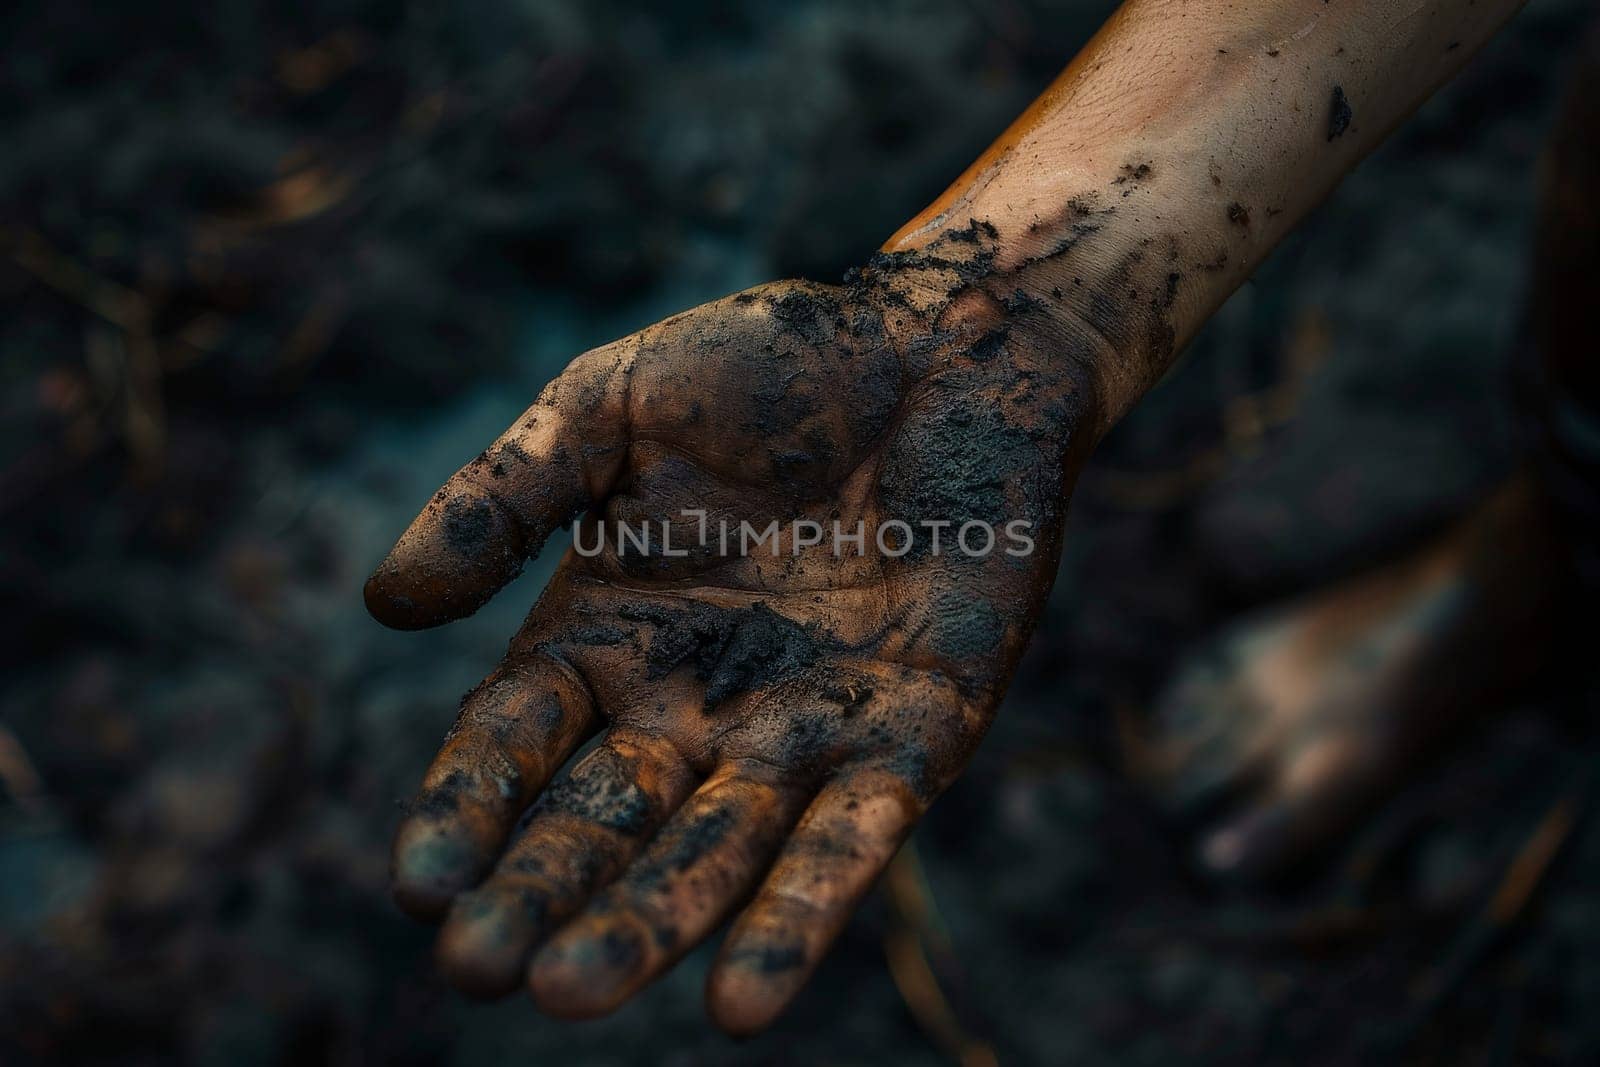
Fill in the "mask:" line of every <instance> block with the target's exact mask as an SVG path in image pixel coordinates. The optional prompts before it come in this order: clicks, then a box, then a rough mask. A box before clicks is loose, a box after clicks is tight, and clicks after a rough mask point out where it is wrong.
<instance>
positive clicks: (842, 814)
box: [706, 769, 925, 1036]
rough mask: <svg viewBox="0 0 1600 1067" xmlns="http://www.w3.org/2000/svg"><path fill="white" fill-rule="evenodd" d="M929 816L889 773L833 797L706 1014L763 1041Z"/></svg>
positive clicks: (796, 839) (862, 773)
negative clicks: (763, 1032)
mask: <svg viewBox="0 0 1600 1067" xmlns="http://www.w3.org/2000/svg"><path fill="white" fill-rule="evenodd" d="M924 807H925V805H923V804H921V803H919V802H918V800H917V799H916V796H915V794H914V793H913V791H912V789H911V787H910V786H909V785H908V784H907V783H906V782H905V781H904V780H903V779H901V778H900V777H899V776H897V775H894V774H891V773H889V772H887V771H883V770H879V769H861V770H857V771H852V772H850V773H848V774H847V775H845V776H844V777H841V778H838V779H836V780H834V781H833V782H832V783H830V784H829V785H828V786H827V787H826V788H825V789H823V791H822V792H821V793H820V794H819V795H818V796H817V798H816V800H814V801H813V802H812V804H811V806H810V808H808V809H807V810H806V813H805V815H804V816H803V817H802V819H801V821H800V824H799V825H798V826H797V827H796V828H795V831H794V833H793V835H792V836H791V837H790V839H789V843H788V844H787V845H786V846H785V848H784V851H783V853H782V855H780V856H779V857H778V861H777V863H776V864H774V866H773V868H772V871H771V873H770V874H768V876H767V879H766V881H765V882H764V883H763V884H762V886H761V889H760V891H759V892H758V893H757V894H756V897H755V899H754V900H752V901H751V902H750V905H749V907H747V908H746V909H745V911H744V914H742V915H741V916H740V917H739V919H738V921H737V922H735V923H734V925H733V929H732V930H730V931H729V932H728V936H727V938H726V940H724V941H723V944H722V951H721V952H720V954H719V955H718V956H717V960H716V963H715V964H714V965H713V966H712V968H711V974H710V977H709V978H708V980H707V983H706V1004H707V1009H708V1010H709V1011H710V1013H711V1017H712V1019H713V1020H715V1022H716V1024H717V1025H718V1026H720V1027H721V1028H722V1029H723V1030H725V1031H727V1032H728V1033H730V1034H733V1035H736V1036H742V1035H747V1034H754V1033H757V1032H759V1031H761V1030H763V1029H765V1028H766V1027H767V1026H769V1025H770V1024H771V1023H772V1021H773V1020H774V1019H776V1018H777V1017H778V1016H779V1015H780V1014H781V1013H782V1012H783V1010H784V1009H785V1008H786V1007H788V1005H789V1002H790V1001H791V1000H793V999H794V997H795V994H796V993H798V992H799V991H800V989H801V987H802V986H804V985H805V983H806V980H807V979H809V978H810V977H811V974H812V972H813V971H815V970H816V968H817V965H818V964H819V963H821V962H822V957H823V956H824V955H826V954H827V951H828V948H829V946H830V945H832V944H833V941H834V939H835V938H837V937H838V936H839V933H840V931H842V930H843V929H844V927H845V924H846V923H847V922H849V920H850V916H851V914H852V913H853V912H854V911H855V909H856V905H857V904H859V903H860V901H861V898H862V897H864V896H866V894H867V891H868V890H870V889H871V888H872V884H873V882H875V881H876V880H877V878H878V876H879V875H880V874H881V873H883V870H884V868H885V867H887V866H888V864H889V861H890V860H891V859H893V858H894V855H895V853H896V852H897V851H898V850H899V848H900V845H901V843H902V842H903V841H904V840H905V839H906V836H907V835H908V834H909V833H910V832H911V828H912V826H913V825H914V824H915V823H916V821H917V819H918V818H920V817H921V815H922V812H923V810H924Z"/></svg>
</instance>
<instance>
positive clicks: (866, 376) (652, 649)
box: [367, 275, 1082, 1033]
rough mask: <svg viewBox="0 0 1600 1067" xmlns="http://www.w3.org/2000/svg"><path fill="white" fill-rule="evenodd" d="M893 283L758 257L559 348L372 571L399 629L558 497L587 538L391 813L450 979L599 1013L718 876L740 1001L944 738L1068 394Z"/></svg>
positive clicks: (965, 742)
mask: <svg viewBox="0 0 1600 1067" xmlns="http://www.w3.org/2000/svg"><path fill="white" fill-rule="evenodd" d="M927 308H928V305H927V303H926V302H921V303H919V302H918V301H916V300H908V299H906V297H905V295H904V292H903V291H902V290H899V289H897V288H896V287H895V286H894V285H891V284H886V283H884V282H881V281H877V282H874V281H873V280H871V277H870V275H869V276H868V280H866V281H862V282H859V283H857V284H856V285H854V286H851V287H849V288H839V287H825V286H817V285H811V284H806V283H788V282H785V283H775V284H772V285H767V286H762V287H758V288H757V289H754V290H750V291H748V292H745V293H741V294H738V295H736V296H732V297H729V298H726V299H723V300H719V301H715V302H713V303H710V304H706V305H703V306H701V307H699V308H695V309H693V310H691V311H688V312H686V313H684V314H681V315H678V316H675V317H674V318H671V319H668V320H666V321H665V322H662V323H660V324H658V325H656V326H653V327H651V328H649V329H646V330H644V331H642V332H640V333H638V334H636V335H634V336H631V337H628V338H624V339H622V340H620V341H617V342H615V343H613V344H610V345H607V346H605V347H602V348H599V349H596V350H594V351H592V352H589V353H586V354H585V355H583V356H581V357H579V358H578V359H577V360H576V361H574V362H573V364H572V365H571V366H570V367H569V368H568V369H567V370H566V371H565V372H564V373H563V374H562V375H561V376H560V377H559V378H558V379H556V380H555V381H554V382H553V383H552V384H551V385H550V386H549V387H548V388H547V389H546V390H545V391H544V393H543V394H542V395H541V397H540V398H539V400H538V401H537V402H536V403H535V404H534V405H533V406H532V407H531V408H530V409H529V410H528V411H527V413H526V414H525V415H524V416H523V417H522V418H521V419H519V420H518V422H517V423H516V424H515V425H514V426H513V427H512V428H511V429H510V430H509V431H507V433H506V434H505V435H504V436H502V437H501V438H500V440H499V441H497V442H496V443H495V444H494V445H493V446H492V447H490V448H489V450H488V451H486V452H485V453H483V454H482V455H481V456H479V457H478V458H477V459H476V460H474V461H473V462H472V463H470V464H469V465H468V466H467V467H465V468H464V469H463V470H462V471H460V472H459V473H457V474H456V475H455V476H454V477H452V478H451V479H450V481H449V482H448V483H446V485H445V486H444V488H443V489H442V490H440V492H439V493H438V494H437V495H436V496H435V497H434V499H433V501H432V502H431V503H430V504H429V505H428V507H427V509H426V510H425V511H424V512H423V513H422V515H421V516H419V517H418V518H417V520H416V521H415V522H414V523H413V524H412V526H411V527H410V529H409V530H407V532H406V533H405V535H404V536H403V537H402V538H401V540H400V542H399V544H398V545H397V546H396V547H395V548H394V550H393V551H392V552H391V553H390V555H389V557H388V558H387V559H386V560H385V561H384V563H383V564H382V565H381V566H380V567H379V568H378V570H377V572H376V573H375V574H374V575H373V577H372V579H371V580H370V582H369V583H368V586H367V602H368V605H369V607H370V609H371V611H372V613H373V614H374V615H375V616H376V617H377V618H378V619H380V620H381V621H383V622H385V623H387V624H389V625H391V626H397V627H404V628H416V627H424V626H431V625H436V624H438V623H441V622H445V621H448V620H451V619H454V618H459V617H461V616H464V615H467V614H470V613H471V612H472V611H474V610H476V609H477V608H478V607H479V606H480V605H481V604H483V603H484V602H485V601H486V600H487V599H488V598H489V597H490V596H492V595H493V594H494V592H495V591H496V590H498V589H499V588H500V587H501V586H502V585H504V584H505V583H506V582H507V581H509V580H510V579H511V578H512V577H513V576H515V574H516V573H517V572H518V571H519V570H520V569H521V567H522V564H523V562H524V561H525V560H526V559H527V558H528V557H529V556H531V555H533V554H536V553H537V552H538V550H539V548H540V546H541V545H542V544H543V542H544V540H545V538H546V537H547V536H548V535H549V534H550V533H551V532H552V531H553V530H554V529H555V528H556V527H558V526H561V525H564V524H566V523H568V522H571V521H573V520H579V529H578V533H579V534H580V538H579V541H578V544H579V546H582V547H583V548H584V552H585V553H588V552H591V551H592V550H593V548H594V547H595V546H596V545H597V544H598V545H600V546H601V547H600V550H599V551H598V552H597V553H595V554H580V552H578V551H577V550H569V552H568V553H567V556H566V558H565V559H564V560H563V562H562V564H561V566H560V568H559V570H558V571H557V573H556V575H555V577H554V579H553V580H552V581H551V583H550V585H549V587H548V588H547V589H546V590H545V591H544V593H543V595H542V596H541V597H540V599H539V602H538V604H537V605H536V606H535V607H534V609H533V610H532V612H531V613H530V614H529V616H528V618H527V621H526V622H525V624H524V625H523V627H522V629H521V630H520V631H519V632H518V634H517V635H516V637H515V638H514V639H513V641H512V643H511V647H510V650H509V652H508V653H507V655H506V657H505V659H504V661H503V662H502V663H501V665H500V666H499V667H498V669H497V670H496V671H495V672H494V674H492V675H491V676H490V677H489V678H488V679H487V680H486V681H485V682H484V683H483V684H482V685H481V686H480V687H478V688H477V689H476V690H474V691H473V692H472V693H471V694H470V695H469V696H468V697H467V698H466V700H465V701H464V702H463V705H462V709H461V713H460V717H459V718H458V720H457V721H456V724H455V726H454V727H453V728H452V729H451V731H450V733H449V735H448V736H447V738H446V740H445V743H444V745H443V747H442V749H441V751H440V753H439V755H438V757H437V758H436V759H435V761H434V763H433V765H432V767H431V768H430V769H429V771H428V773H427V776H426V778H425V780H424V783H423V788H422V791H421V795H420V797H419V798H418V799H417V801H416V802H415V804H414V805H413V806H412V807H411V809H410V811H409V813H408V815H407V817H406V819H405V821H404V823H403V825H402V826H401V828H400V831H399V834H398V836H397V839H396V842H395V853H394V869H395V880H396V895H397V898H398V899H399V901H400V902H401V904H402V906H404V907H405V908H406V909H407V910H408V911H410V912H412V913H414V914H416V915H418V916H421V917H428V918H438V917H441V916H443V917H444V918H445V925H444V929H443V931H442V933H441V937H440V942H439V955H440V960H441V963H442V965H443V967H444V969H445V970H446V973H447V974H449V975H450V977H451V978H452V980H453V981H454V982H455V983H456V984H458V985H460V986H461V987H462V988H464V989H467V990H469V991H472V992H477V993H481V994H485V995H493V994H499V993H503V992H506V991H509V990H510V989H512V988H514V987H515V986H517V985H518V984H520V983H522V982H523V981H525V980H526V981H528V982H529V983H530V985H531V988H532V991H533V994H534V997H535V999H536V1001H537V1003H538V1004H539V1006H540V1007H541V1008H543V1009H544V1010H546V1011H548V1012H550V1013H553V1014H557V1015H562V1016H571V1017H582V1016H589V1015H595V1014H600V1013H604V1012H606V1011H609V1010H611V1009H612V1008H614V1007H616V1006H617V1005H618V1004H620V1003H621V1002H622V1001H623V1000H625V999H626V998H627V997H628V996H630V995H631V994H632V993H633V992H635V991H636V990H637V989H639V988H640V987H641V986H643V985H644V984H645V983H647V982H648V981H650V980H651V979H652V978H654V977H655V976H657V975H659V974H660V973H661V972H662V971H664V970H665V969H666V968H667V967H669V966H670V965H671V964H672V963H674V962H675V961H676V960H677V959H678V958H680V957H681V956H682V955H683V954H684V953H686V952H687V951H688V950H689V949H691V948H692V947H694V945H695V944H697V943H698V942H699V941H701V940H702V939H703V938H705V937H706V936H707V935H709V934H710V933H711V932H713V930H714V929H715V928H716V927H717V926H718V925H719V924H720V923H721V922H722V921H723V919H724V918H726V917H727V916H728V915H729V914H730V913H731V912H732V911H733V910H734V909H735V908H736V907H737V906H738V905H739V904H740V903H742V902H744V901H746V900H750V901H751V902H750V903H749V905H748V906H747V907H746V908H745V909H744V911H743V913H742V915H740V917H739V918H738V920H737V921H736V923H735V924H734V926H733V929H732V932H731V933H730V934H729V936H728V938H727V939H726V942H725V944H724V946H723V948H722V952H721V955H720V957H719V958H718V960H717V962H716V964H715V966H714V968H713V970H712V973H711V977H710V982H709V989H708V1001H709V1006H710V1010H711V1013H712V1015H713V1017H714V1018H715V1019H716V1021H717V1022H718V1023H719V1024H720V1025H721V1026H723V1027H724V1028H725V1029H728V1030H730V1031H732V1032H736V1033H746V1032H752V1031H755V1030H758V1029H760V1028H762V1027H764V1026H765V1025H767V1023H769V1022H770V1021H771V1020H772V1019H773V1018H774V1017H775V1016H776V1015H777V1014H778V1013H779V1012H780V1011H781V1010H782V1008H783V1007H784V1006H785V1005H786V1004H787V1003H788V1002H789V1000H791V999H792V998H793V996H794V995H795V993H796V992H797V991H798V989H799V988H800V986H801V985H802V984H803V982H804V981H805V979H806V978H807V977H808V976H809V974H810V973H811V972H812V970H813V969H814V968H815V966H816V965H817V963H818V962H819V960H820V958H821V956H822V955H823V953H824V952H825V950H826V948H827V946H828V945H829V943H830V942H831V941H832V940H833V939H834V937H835V936H836V935H837V934H838V933H839V931H840V930H841V928H842V927H843V926H844V924H845V922H846V920H847V919H848V917H849V915H850V913H851V911H852V910H853V909H854V907H855V905H856V904H857V902H858V901H859V900H860V898H861V897H862V895H863V894H864V893H865V892H866V891H867V890H868V889H869V887H870V886H871V884H872V882H873V880H874V879H875V878H876V876H877V875H878V873H879V872H880V871H881V870H882V869H883V867H884V866H885V864H887V863H888V861H889V860H890V859H891V858H892V856H893V855H894V853H895V851H896V849H897V848H898V846H899V844H900V843H901V841H902V840H903V839H904V837H905V835H906V834H907V833H908V832H909V830H910V828H911V826H912V824H913V823H914V822H915V820H916V819H917V818H918V817H919V816H920V815H921V814H922V813H923V812H924V811H925V810H926V808H927V806H928V804H929V803H930V802H931V801H932V800H933V798H934V797H935V796H936V795H937V794H938V793H939V792H940V791H941V790H942V789H943V788H944V787H945V786H946V785H948V784H949V782H950V781H951V780H952V779H953V778H954V777H955V776H956V774H957V773H959V771H960V770H961V768H962V767H963V766H964V764H965V762H966V761H967V759H968V758H969V756H970V754H971V753H972V751H973V749H974V747H975V746H976V745H977V744H978V742H979V740H980V739H981V738H982V736H983V734H984V732H985V730H986V728H987V726H988V724H989V721H990V719H991V717H992V715H993V712H994V709H995V706H996V705H997V703H998V702H999V699H1000V697H1001V695H1002V694H1003V692H1004V689H1005V685H1006V683H1007V681H1008V680H1009V677H1010V675H1011V673H1012V670H1013V668H1014V666H1015V663H1016V660H1017V658H1018V656H1019V654H1020V652H1021V649H1022V648H1023V646H1024V644H1025V643H1026V640H1027V637H1028V634H1029V632H1030V630H1031V626H1032V621H1033V619H1034V617H1035V615H1036V613H1037V612H1038V610H1039V607H1040V605H1041V603H1042V601H1043V598H1044V596H1045V594H1046V592H1047V591H1048V587H1049V582H1050V578H1051V577H1052V575H1053V573H1054V568H1055V561H1056V557H1057V550H1058V544H1059V529H1060V518H1061V514H1062V511H1063V508H1064V506H1065V498H1066V492H1067V489H1068V487H1069V484H1068V483H1069V481H1070V478H1071V475H1072V472H1073V469H1074V466H1075V460H1076V457H1077V454H1078V453H1079V452H1080V451H1081V449H1076V448H1074V447H1073V437H1074V434H1073V429H1074V426H1075V425H1076V424H1077V423H1078V422H1079V421H1080V418H1081V415H1082V412H1081V410H1080V409H1081V407H1082V404H1081V397H1080V395H1079V393H1078V391H1076V390H1075V389H1074V388H1073V386H1072V384H1071V382H1070V381H1069V379H1068V377H1067V375H1066V373H1065V371H1064V370H1063V369H1062V366H1061V364H1060V361H1055V362H1054V363H1053V362H1052V360H1051V359H1050V358H1049V355H1048V354H1047V353H1040V352H1038V351H1037V350H1036V349H1035V348H1034V347H1032V346H1025V345H1023V344H1021V343H1020V342H1019V341H1018V340H1017V339H1016V338H1014V337H1013V336H1012V333H1011V327H1010V326H1009V325H1008V323H1007V316H1006V314H1005V312H1004V309H1003V307H1002V306H1001V305H1000V304H999V302H997V301H995V300H994V299H992V298H990V297H988V296H987V295H984V294H982V293H979V292H977V291H975V290H974V291H970V292H969V293H967V294H963V295H956V296H954V297H951V298H948V299H941V301H940V302H939V303H938V309H937V311H936V312H935V311H932V310H927ZM797 520H798V521H799V523H800V525H796V522H797ZM896 522H898V523H903V524H904V525H903V526H896V525H891V524H893V523H896ZM809 523H814V524H815V525H814V526H812V525H809ZM663 524H667V525H665V526H664V525H663ZM858 524H859V525H858ZM973 524H976V525H973ZM619 526H621V527H625V528H626V529H628V530H630V531H645V530H648V531H649V536H650V538H651V541H650V544H649V546H648V548H646V547H645V546H643V545H641V543H640V540H639V539H638V537H637V536H635V537H634V538H633V539H631V540H630V539H629V538H627V537H625V536H623V535H621V534H619V533H618V527H619ZM963 528H967V534H968V536H967V537H966V538H965V539H964V541H963V542H962V543H961V544H957V537H958V534H960V532H961V531H962V529H963ZM880 530H881V531H885V532H884V533H883V534H882V537H881V540H880V537H879V536H878V532H879V531H880ZM908 530H909V531H911V532H912V536H911V537H909V538H908V537H907V536H906V531H908ZM668 531H670V532H668ZM724 531H725V532H724ZM751 531H753V532H754V533H755V534H756V535H757V538H760V537H761V535H767V536H766V537H765V539H751V538H750V536H749V533H750V532H751ZM819 531H820V532H821V536H820V537H818V533H819ZM836 531H837V533H838V534H842V535H843V539H842V540H841V539H840V538H839V537H838V536H836ZM858 531H864V536H863V537H861V538H860V539H859V540H852V539H851V535H854V534H856V533H857V532H858ZM1008 531H1009V532H1008ZM664 534H666V536H665V537H664V536H663V535H664ZM935 535H937V536H938V538H939V542H938V544H937V546H935V544H934V538H935ZM602 537H603V540H602ZM991 537H992V538H993V541H992V543H990V538H991ZM664 540H665V541H666V543H665V544H663V541H664ZM986 543H987V545H988V548H989V550H988V551H987V552H984V551H982V550H983V549H984V548H985V547H986ZM885 549H887V551H886V550H885ZM602 731H603V732H602ZM597 732H599V733H601V736H600V737H599V740H598V742H597V743H596V744H595V745H594V747H592V748H591V749H590V750H589V751H588V752H587V753H586V754H585V755H584V756H583V757H582V758H581V759H579V760H578V761H577V762H576V763H575V764H574V765H573V766H572V767H571V768H570V769H569V770H568V771H567V772H566V773H565V774H560V775H558V771H560V769H561V768H562V766H563V764H564V763H565V762H566V761H567V759H568V758H569V756H571V755H572V754H573V753H574V752H575V751H576V750H577V749H578V748H579V747H580V746H581V745H583V744H584V742H585V741H586V740H588V739H589V738H591V737H592V736H593V735H595V734H596V733H597ZM752 893H753V894H754V896H753V899H752V898H751V894H752Z"/></svg>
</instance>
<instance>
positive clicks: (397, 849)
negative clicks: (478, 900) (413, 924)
mask: <svg viewBox="0 0 1600 1067" xmlns="http://www.w3.org/2000/svg"><path fill="white" fill-rule="evenodd" d="M482 865H483V864H482V858H481V857H480V856H479V854H478V850H477V848H476V847H474V846H473V845H472V844H471V843H469V842H466V841H463V840H461V838H460V837H459V836H457V835H452V834H448V833H446V832H444V831H443V830H442V829H441V828H439V827H436V826H430V825H426V824H418V823H407V824H404V825H402V826H401V827H400V832H399V833H398V834H397V835H396V836H395V844H394V854H393V859H392V862H391V879H392V885H391V892H392V894H393V896H394V901H395V903H396V904H397V905H399V907H400V910H401V911H403V912H405V913H406V914H407V915H409V916H411V917H412V918H413V919H419V920H421V921H423V922H438V921H439V920H440V919H442V918H443V917H444V916H445V913H446V912H447V911H448V910H449V908H450V903H451V901H453V900H454V899H455V898H456V895H457V894H458V893H460V892H461V891H462V890H465V889H468V888H470V887H471V886H472V885H473V884H474V883H475V882H476V881H477V880H478V878H479V876H480V875H481V874H482V870H481V867H482Z"/></svg>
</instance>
